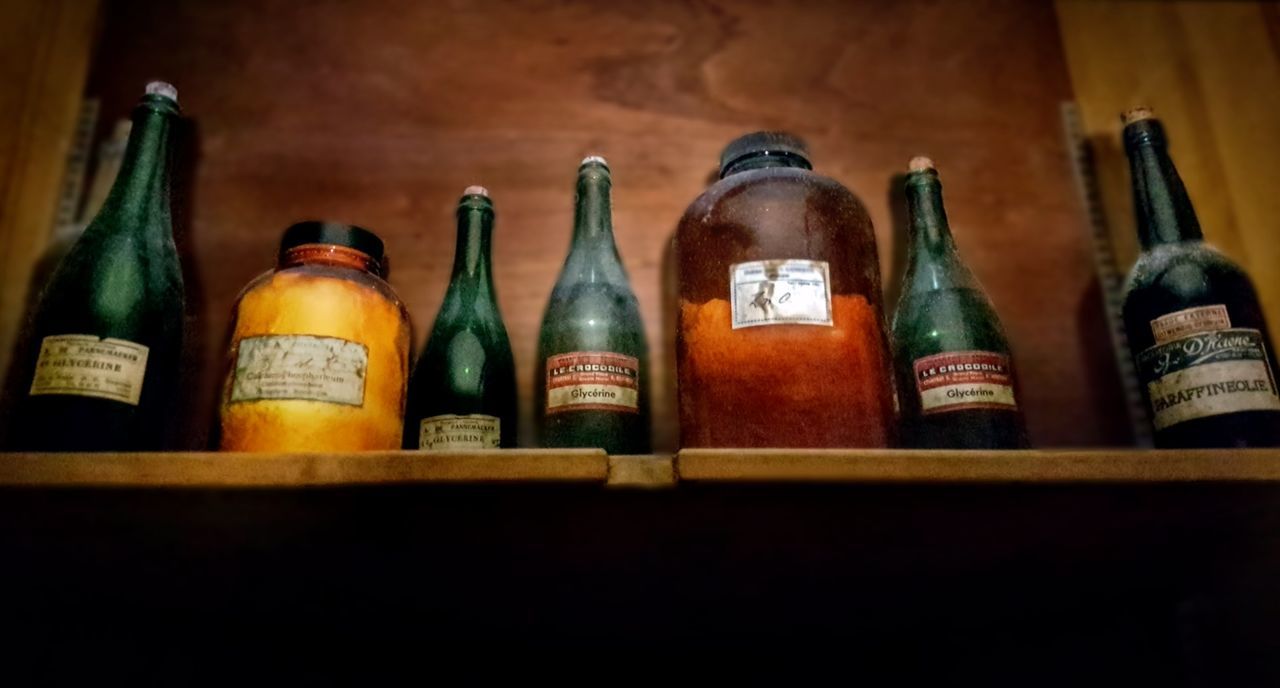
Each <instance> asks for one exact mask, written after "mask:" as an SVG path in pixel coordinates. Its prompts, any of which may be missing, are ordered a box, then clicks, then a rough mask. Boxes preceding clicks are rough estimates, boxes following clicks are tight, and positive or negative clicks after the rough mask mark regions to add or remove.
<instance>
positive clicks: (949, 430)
mask: <svg viewBox="0 0 1280 688" xmlns="http://www.w3.org/2000/svg"><path fill="white" fill-rule="evenodd" d="M906 192H907V209H908V211H909V215H910V223H911V240H910V244H909V245H908V248H907V273H906V275H905V276H904V278H903V286H902V296H901V297H900V299H899V301H898V309H897V311H896V312H895V313H894V316H893V337H892V339H893V358H894V365H895V368H896V370H897V378H898V401H899V405H900V410H901V416H902V434H901V442H902V444H903V445H904V446H907V447H915V448H934V449H1018V448H1024V447H1026V446H1027V431H1026V425H1025V423H1024V421H1023V417H1022V411H1021V410H1020V409H1019V408H1018V401H1017V399H1016V398H1015V387H1016V384H1015V383H1014V371H1013V357H1012V355H1011V354H1010V352H1009V342H1008V340H1007V339H1006V338H1005V335H1004V328H1002V327H1001V325H1000V318H999V317H998V316H997V315H996V311H995V309H994V308H993V307H992V306H991V301H990V300H989V299H988V298H987V295H986V294H985V293H984V292H983V291H982V287H981V285H979V284H978V280H977V279H975V278H974V276H973V273H971V272H969V268H968V267H966V266H965V264H964V262H963V261H961V260H960V254H959V252H958V251H957V250H956V245H955V241H954V240H953V239H952V238H951V229H950V228H949V227H948V225H947V213H946V210H945V209H944V208H943V206H942V184H941V183H940V182H939V181H938V172H937V170H936V169H934V165H933V161H932V160H930V159H928V158H914V159H912V160H911V164H910V171H909V172H908V173H907V178H906Z"/></svg>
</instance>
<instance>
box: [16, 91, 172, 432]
mask: <svg viewBox="0 0 1280 688" xmlns="http://www.w3.org/2000/svg"><path fill="white" fill-rule="evenodd" d="M180 117H181V115H180V113H179V110H178V102H177V91H176V90H175V89H174V88H173V87H172V86H170V85H169V84H165V83H160V82H155V83H151V84H148V85H147V88H146V94H145V95H144V96H143V97H142V99H141V101H140V102H139V103H138V106H137V107H136V108H134V111H133V131H132V133H131V134H130V135H129V143H128V146H127V148H126V150H125V154H124V160H123V162H122V163H121V166H120V171H119V173H118V175H117V177H116V181H115V184H114V185H113V186H112V187H111V193H110V194H109V195H108V196H107V200H106V201H105V203H104V204H103V206H102V209H101V210H100V211H99V212H98V214H97V216H95V217H94V219H93V221H92V222H90V223H89V226H88V227H87V228H86V229H85V231H84V234H83V235H82V236H81V237H80V239H79V240H78V241H77V242H76V243H75V245H74V246H73V247H72V248H71V250H70V252H68V254H67V255H66V257H65V258H63V260H62V262H61V263H60V264H59V266H58V268H57V269H56V270H55V271H54V274H53V276H52V278H51V279H50V281H49V284H48V286H47V287H46V288H45V291H44V294H43V295H42V296H41V300H40V305H39V306H38V308H37V310H36V313H35V316H34V318H33V321H32V331H31V336H32V337H33V338H34V339H33V345H32V347H31V348H32V350H33V359H34V361H33V362H31V363H30V367H29V368H28V371H29V375H28V377H29V380H30V385H29V386H28V387H27V389H26V392H27V394H26V397H25V398H24V399H22V401H21V402H20V403H19V408H18V410H17V412H16V415H15V419H16V424H15V427H14V431H13V433H12V436H13V437H14V438H15V445H16V447H17V448H21V449H27V450H40V451H109V450H136V449H157V448H160V447H161V446H162V445H163V444H164V441H165V435H166V428H167V427H168V426H169V425H171V423H170V420H171V417H172V415H173V408H174V402H175V396H174V392H175V391H176V385H177V381H178V375H179V372H180V366H181V350H182V320H183V286H182V269H181V266H180V265H179V262H178V251H177V248H176V247H175V245H174V241H173V222H172V219H171V217H170V213H169V196H170V190H169V167H170V164H171V160H170V157H171V154H172V151H173V148H174V135H175V128H176V125H177V124H178V120H179V118H180Z"/></svg>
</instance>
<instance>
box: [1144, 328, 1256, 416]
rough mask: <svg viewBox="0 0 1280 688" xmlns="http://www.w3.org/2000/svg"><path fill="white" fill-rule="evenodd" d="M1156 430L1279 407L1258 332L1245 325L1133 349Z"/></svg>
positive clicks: (1199, 333)
mask: <svg viewBox="0 0 1280 688" xmlns="http://www.w3.org/2000/svg"><path fill="white" fill-rule="evenodd" d="M1137 360H1138V377H1139V378H1140V379H1141V380H1142V382H1144V383H1145V384H1146V385H1147V397H1148V399H1150V401H1151V417H1152V422H1153V424H1154V425H1155V426H1156V429H1157V430H1163V429H1165V428H1167V427H1169V426H1171V425H1176V424H1178V423H1183V422H1186V421H1189V420H1195V419H1197V418H1206V417H1209V416H1216V415H1220V414H1224V413H1237V412H1240V411H1280V396H1277V395H1276V381H1275V379H1274V378H1272V376H1271V366H1270V365H1269V364H1268V361H1267V350H1266V346H1265V345H1264V344H1263V340H1262V333H1261V332H1259V331H1258V330H1253V329H1248V328H1231V329H1225V330H1214V331H1210V332H1198V333H1196V334H1191V335H1188V336H1186V337H1182V338H1179V339H1175V340H1173V341H1171V342H1166V343H1164V344H1157V345H1155V346H1153V347H1151V348H1149V349H1147V350H1146V351H1143V352H1142V353H1140V354H1138V357H1137Z"/></svg>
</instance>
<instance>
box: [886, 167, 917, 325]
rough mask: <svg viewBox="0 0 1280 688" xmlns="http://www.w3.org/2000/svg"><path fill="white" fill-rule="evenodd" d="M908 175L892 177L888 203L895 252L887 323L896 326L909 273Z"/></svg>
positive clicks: (889, 276)
mask: <svg viewBox="0 0 1280 688" xmlns="http://www.w3.org/2000/svg"><path fill="white" fill-rule="evenodd" d="M906 181H907V175H905V174H902V173H898V174H894V175H893V176H891V177H889V188H888V191H887V196H888V201H889V221H890V223H891V227H892V232H891V234H890V236H892V237H893V252H892V253H891V254H889V272H888V274H887V276H886V277H885V283H884V310H885V319H886V320H887V321H888V323H889V324H891V323H892V322H893V314H894V313H895V312H897V310H898V299H899V298H900V297H901V296H902V279H903V277H904V276H905V275H906V272H907V244H908V242H909V240H910V238H911V220H910V216H909V215H908V214H907V187H906Z"/></svg>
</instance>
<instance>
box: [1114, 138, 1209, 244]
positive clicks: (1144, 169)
mask: <svg viewBox="0 0 1280 688" xmlns="http://www.w3.org/2000/svg"><path fill="white" fill-rule="evenodd" d="M1124 138H1125V152H1126V153H1128V155H1129V172H1130V175H1131V177H1132V179H1133V211H1134V215H1135V216H1136V219H1137V223H1138V239H1139V240H1140V241H1141V242H1142V247H1143V248H1144V249H1151V248H1154V247H1156V246H1159V245H1161V244H1176V243H1179V242H1183V241H1200V240H1202V239H1203V238H1204V233H1203V232H1201V231H1200V221H1199V220H1198V219H1197V218H1196V211H1195V208H1193V207H1192V205H1191V198H1190V197H1189V196H1187V189H1186V187H1185V186H1183V185H1182V178H1181V177H1179V176H1178V170H1177V168H1176V167H1174V165H1173V159H1172V158H1170V157H1169V150H1168V146H1167V144H1166V143H1165V138H1164V130H1163V128H1162V127H1161V126H1160V123H1159V122H1157V121H1156V120H1150V119H1148V120H1139V121H1137V122H1134V123H1132V124H1130V125H1128V126H1127V127H1125V132H1124Z"/></svg>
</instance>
